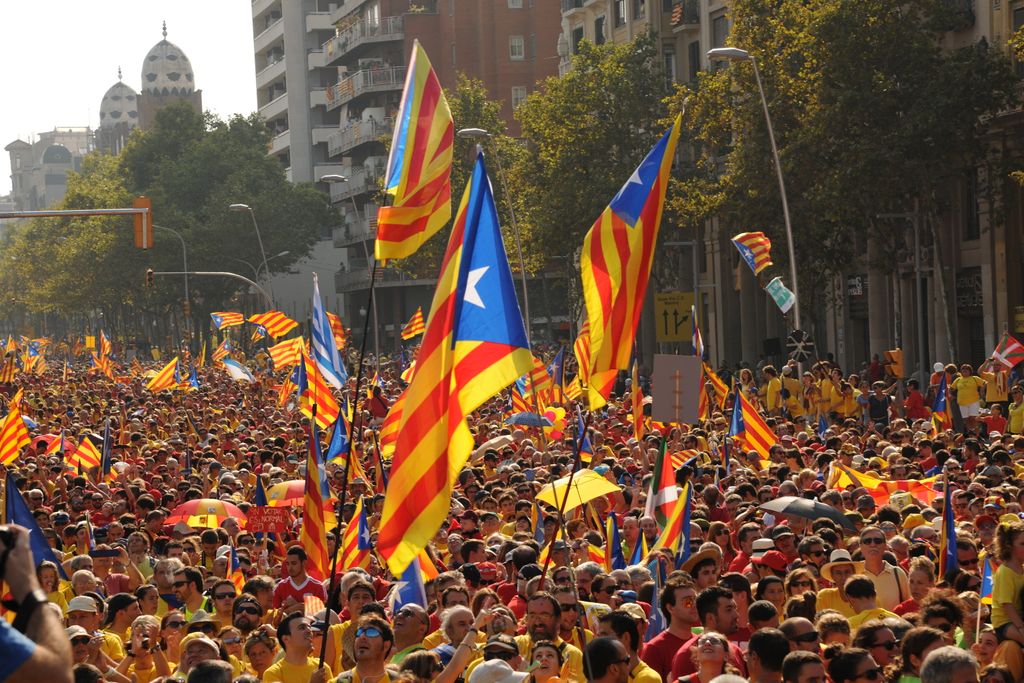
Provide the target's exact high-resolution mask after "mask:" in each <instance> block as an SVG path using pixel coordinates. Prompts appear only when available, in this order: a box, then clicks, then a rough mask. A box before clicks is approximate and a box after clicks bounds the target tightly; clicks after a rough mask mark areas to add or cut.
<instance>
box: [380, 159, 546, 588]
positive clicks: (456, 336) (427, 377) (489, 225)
mask: <svg viewBox="0 0 1024 683" xmlns="http://www.w3.org/2000/svg"><path fill="white" fill-rule="evenodd" d="M430 310H431V314H430V320H429V322H428V323H427V330H426V332H425V333H424V335H423V342H422V345H421V346H420V350H419V352H418V354H417V356H416V360H417V368H416V374H415V375H414V376H413V378H412V382H411V383H410V384H409V386H408V388H407V389H406V396H405V399H404V401H405V402H404V405H403V407H402V420H401V424H400V427H399V430H398V442H397V444H396V445H395V454H394V458H393V460H392V468H391V477H390V480H389V483H388V490H387V493H386V495H385V499H384V511H383V514H382V518H381V524H380V534H379V536H378V540H377V547H378V549H379V551H380V553H381V555H382V556H383V557H384V559H385V560H386V561H387V563H388V566H389V568H390V569H391V573H392V574H393V575H395V576H400V575H401V574H402V572H404V571H405V570H406V568H407V567H408V566H409V564H410V563H411V562H412V561H413V560H414V559H415V558H416V557H417V556H418V555H419V554H420V552H421V551H422V550H423V549H424V548H425V547H426V545H427V543H428V542H429V541H430V540H431V539H432V538H433V537H434V535H435V534H436V533H437V530H438V529H439V528H440V526H441V523H442V522H443V521H444V519H445V517H446V516H447V515H448V511H449V506H450V501H451V496H452V486H453V484H454V481H455V477H456V475H457V474H458V472H459V471H460V470H461V469H462V467H463V465H465V463H466V461H467V460H468V459H469V455H470V453H471V452H472V450H473V435H472V433H471V432H470V430H469V426H468V425H467V424H466V416H467V415H469V414H470V413H472V412H473V411H474V410H476V409H477V408H479V407H480V406H481V405H483V404H484V403H485V402H487V401H489V400H490V399H491V397H493V396H494V395H495V394H496V393H497V392H498V391H500V390H501V389H502V388H503V387H506V386H508V385H509V384H511V383H512V382H513V381H515V379H516V378H517V377H520V376H522V375H523V374H524V373H525V372H527V371H528V370H529V369H530V366H531V354H530V350H529V343H528V342H527V338H526V330H525V329H524V327H523V322H522V316H521V314H520V312H519V304H518V302H517V300H516V293H515V285H514V284H513V281H512V272H511V269H510V268H509V265H508V257H507V255H506V254H505V248H504V246H503V244H502V239H501V231H500V227H499V225H498V215H497V208H496V207H495V205H494V198H493V196H492V195H491V183H490V180H489V179H488V178H487V173H486V171H485V169H484V162H483V155H482V154H479V155H478V156H477V161H476V165H475V166H474V169H473V176H472V178H471V180H470V182H469V184H468V185H467V187H466V191H465V193H464V195H463V198H462V203H461V206H460V207H459V212H458V215H457V216H456V219H455V223H454V226H453V228H452V234H451V238H450V240H449V242H448V249H447V251H446V253H445V257H444V261H443V263H442V266H441V273H440V277H439V278H438V283H437V289H436V291H435V293H434V300H433V303H432V305H431V307H430Z"/></svg>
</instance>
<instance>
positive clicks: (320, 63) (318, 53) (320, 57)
mask: <svg viewBox="0 0 1024 683" xmlns="http://www.w3.org/2000/svg"><path fill="white" fill-rule="evenodd" d="M306 66H307V67H309V70H310V71H313V70H314V69H322V68H323V67H324V51H323V50H310V51H309V53H308V54H307V55H306Z"/></svg>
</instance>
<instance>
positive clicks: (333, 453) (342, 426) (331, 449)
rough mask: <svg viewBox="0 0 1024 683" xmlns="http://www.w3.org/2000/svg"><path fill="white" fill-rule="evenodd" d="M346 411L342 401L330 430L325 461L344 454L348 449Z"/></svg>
mask: <svg viewBox="0 0 1024 683" xmlns="http://www.w3.org/2000/svg"><path fill="white" fill-rule="evenodd" d="M346 412H348V411H347V409H346V406H345V404H344V402H342V405H341V410H340V411H339V412H338V419H337V420H335V421H334V431H332V432H331V443H330V445H328V446H327V456H326V458H325V459H326V460H327V461H331V460H333V459H334V458H337V457H338V456H341V455H345V454H346V453H348V451H349V447H348V430H349V425H348V418H346V417H345V413H346Z"/></svg>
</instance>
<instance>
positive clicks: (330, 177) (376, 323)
mask: <svg viewBox="0 0 1024 683" xmlns="http://www.w3.org/2000/svg"><path fill="white" fill-rule="evenodd" d="M320 182H321V183H328V184H330V185H333V184H335V183H347V182H348V176H343V175H340V174H338V173H328V174H327V175H322V176H320ZM349 199H350V200H352V212H353V213H354V214H355V216H356V220H360V218H359V207H358V206H357V205H356V198H355V197H349ZM359 243H360V244H361V245H363V257H364V258H365V259H366V270H367V271H368V273H369V274H370V292H371V294H370V302H371V303H372V304H373V356H374V358H375V359H376V362H377V367H378V368H379V367H380V317H379V316H378V315H377V297H375V296H373V293H372V292H373V285H374V283H373V271H374V269H373V267H372V266H373V265H374V261H375V260H376V257H371V256H370V250H369V249H367V247H366V240H359Z"/></svg>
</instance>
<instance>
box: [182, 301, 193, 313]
mask: <svg viewBox="0 0 1024 683" xmlns="http://www.w3.org/2000/svg"><path fill="white" fill-rule="evenodd" d="M181 310H182V312H183V313H184V314H185V315H186V316H189V315H192V302H191V301H189V300H188V299H184V300H183V301H182V302H181Z"/></svg>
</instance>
